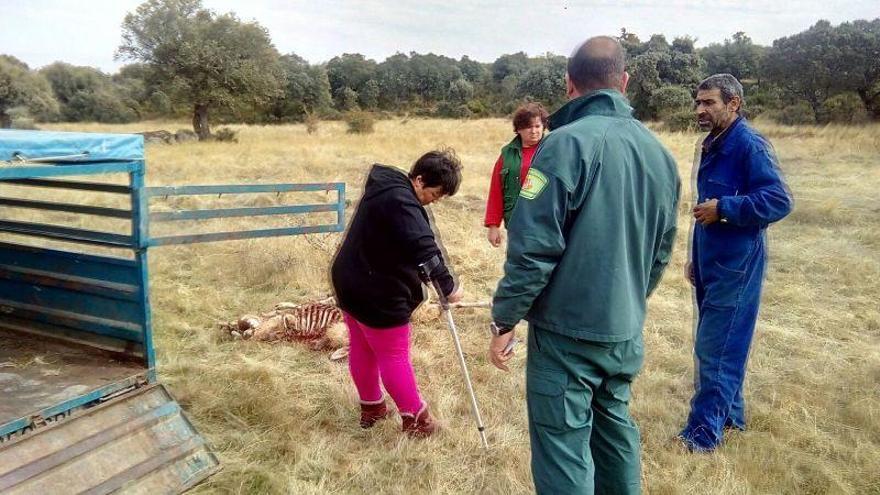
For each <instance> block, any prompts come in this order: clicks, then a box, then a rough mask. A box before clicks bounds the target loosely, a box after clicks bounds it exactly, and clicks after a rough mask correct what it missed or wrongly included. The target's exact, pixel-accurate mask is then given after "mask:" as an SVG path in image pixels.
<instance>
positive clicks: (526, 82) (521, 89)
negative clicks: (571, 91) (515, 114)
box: [517, 54, 568, 109]
mask: <svg viewBox="0 0 880 495" xmlns="http://www.w3.org/2000/svg"><path fill="white" fill-rule="evenodd" d="M567 63H568V61H567V59H566V58H565V57H561V56H557V55H550V54H547V56H546V57H544V58H541V59H538V60H537V61H534V62H533V63H532V64H531V65H532V67H531V68H530V69H529V70H528V71H526V73H525V74H523V76H522V79H520V80H519V82H518V85H517V94H518V95H519V96H520V98H523V99H527V100H532V101H538V102H540V103H542V104H543V105H544V106H546V107H547V108H549V109H555V108H558V107H559V106H561V105H562V103H564V102H565V70H566V66H567Z"/></svg>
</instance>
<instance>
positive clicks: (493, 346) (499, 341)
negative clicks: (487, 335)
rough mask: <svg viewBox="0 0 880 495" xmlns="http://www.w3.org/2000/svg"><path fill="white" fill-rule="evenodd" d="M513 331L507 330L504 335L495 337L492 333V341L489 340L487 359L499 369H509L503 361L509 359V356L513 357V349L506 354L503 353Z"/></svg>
mask: <svg viewBox="0 0 880 495" xmlns="http://www.w3.org/2000/svg"><path fill="white" fill-rule="evenodd" d="M513 333H514V332H507V333H505V334H504V335H499V336H497V337H496V336H494V335H493V336H492V341H491V342H489V361H492V364H494V365H495V367H496V368H498V369H499V370H503V371H510V368H508V367H507V365H506V364H504V363H506V362H507V361H510V358H512V357H513V351H512V350H511V351H510V352H508V353H507V354H504V349H505V348H506V347H507V344H508V343H510V340H511V339H512V338H513Z"/></svg>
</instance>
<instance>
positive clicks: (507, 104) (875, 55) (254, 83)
mask: <svg viewBox="0 0 880 495" xmlns="http://www.w3.org/2000/svg"><path fill="white" fill-rule="evenodd" d="M618 38H619V39H620V41H621V43H622V44H623V45H624V47H625V48H626V50H627V70H628V71H629V72H630V74H631V76H632V78H631V82H630V87H629V90H628V97H629V98H630V101H631V102H632V104H633V107H634V108H635V110H636V114H637V116H638V117H639V118H641V119H644V120H659V121H663V122H664V123H665V124H666V125H667V126H669V127H671V128H673V129H684V128H687V127H690V126H692V125H693V121H694V119H693V115H692V113H691V108H692V100H693V90H694V87H695V86H696V84H697V83H699V81H700V80H701V79H702V78H704V77H706V76H707V75H709V74H714V73H719V72H727V73H730V74H733V75H734V76H736V77H737V78H738V79H740V80H741V81H742V82H743V84H744V87H745V91H746V107H745V110H746V112H747V113H748V114H749V115H750V116H752V117H754V116H757V115H760V114H766V116H768V117H770V118H772V119H775V120H777V121H780V122H782V123H787V124H813V123H820V124H823V123H828V122H842V123H849V124H856V123H862V122H867V121H869V120H878V119H880V19H874V20H870V21H869V20H857V21H852V22H845V23H842V24H839V25H831V24H830V23H829V22H827V21H819V22H817V23H816V24H815V25H813V26H812V27H810V28H809V29H807V30H805V31H803V32H801V33H798V34H795V35H792V36H787V37H783V38H780V39H777V40H775V41H774V42H773V44H772V45H771V46H761V45H758V44H755V43H754V42H753V41H752V40H751V39H750V38H749V37H748V36H747V35H746V34H745V33H742V32H739V33H736V34H735V35H733V37H732V38H731V39H727V40H725V41H724V42H723V43H713V44H710V45H708V46H706V47H703V48H697V47H696V46H695V40H694V39H693V38H691V37H687V36H685V37H679V38H675V39H673V40H672V41H671V42H669V41H668V40H667V39H666V37H665V36H663V35H662V34H654V35H652V36H650V37H649V38H647V39H646V40H643V39H641V38H639V36H637V35H636V34H635V33H632V32H629V31H627V30H626V29H622V30H621V32H620V33H619V36H618ZM116 56H117V58H119V59H121V60H126V61H128V62H131V63H129V64H128V65H125V66H123V67H122V68H121V69H120V70H119V71H118V72H117V73H115V74H113V75H109V74H105V73H103V72H101V71H100V70H98V69H96V68H93V67H83V66H74V65H70V64H67V63H64V62H55V63H53V64H51V65H49V66H46V67H43V68H41V69H39V70H34V69H31V68H30V67H28V66H27V65H26V64H25V63H24V62H22V61H20V60H18V59H16V58H15V57H14V56H12V55H0V127H11V126H13V125H14V126H17V127H28V126H32V125H33V122H34V121H72V122H78V121H97V122H109V123H119V122H132V121H137V120H142V119H152V118H160V117H174V118H180V117H186V118H192V122H193V130H194V132H195V133H196V134H198V136H199V137H200V138H201V139H207V138H209V137H210V136H211V127H210V125H211V123H212V122H245V123H260V124H267V123H268V124H271V123H284V122H299V121H304V120H309V119H319V118H320V119H333V118H339V117H341V116H343V115H346V114H349V113H351V112H374V113H379V114H407V115H414V116H431V117H449V118H480V117H490V116H506V115H509V114H510V113H511V112H512V111H513V110H514V109H515V108H516V107H517V106H518V105H520V104H521V103H523V102H525V101H539V102H541V103H543V104H544V105H545V106H547V107H548V108H550V109H551V110H552V109H555V108H557V107H559V106H560V105H561V104H562V103H563V102H564V98H565V85H564V80H563V76H564V73H565V65H566V58H565V57H564V56H559V55H554V54H551V53H547V54H544V55H541V56H532V57H530V56H528V55H526V54H525V53H522V52H519V53H513V54H505V55H501V56H500V57H498V58H497V59H496V60H495V61H493V62H491V63H485V62H480V61H476V60H473V59H471V58H469V57H467V56H463V57H461V58H460V59H454V58H451V57H446V56H443V55H436V54H433V53H428V54H420V53H415V52H411V53H409V54H404V53H397V54H394V55H392V56H390V57H388V58H386V59H385V60H383V61H381V62H377V61H375V60H372V59H369V58H366V57H365V56H363V55H361V54H358V53H346V54H342V55H339V56H336V57H333V58H332V59H330V60H329V61H327V62H325V63H321V64H310V63H309V62H307V61H306V60H305V59H303V58H302V57H300V56H298V55H296V54H294V53H289V54H280V53H278V51H277V50H276V48H275V47H274V46H273V44H272V41H271V38H270V36H269V33H268V31H267V30H266V29H265V28H264V27H262V26H261V25H260V24H259V23H257V22H245V21H242V20H240V19H238V18H237V17H236V16H235V14H232V13H227V14H217V13H215V12H213V11H210V10H207V9H205V8H204V7H203V6H202V4H201V0H147V1H146V2H144V3H143V4H141V5H140V6H139V7H138V8H137V9H136V10H135V11H133V12H131V13H129V14H128V15H127V16H126V17H125V19H124V21H123V28H122V43H121V45H120V46H119V47H118V49H117V52H116Z"/></svg>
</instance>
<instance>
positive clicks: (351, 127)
mask: <svg viewBox="0 0 880 495" xmlns="http://www.w3.org/2000/svg"><path fill="white" fill-rule="evenodd" d="M345 122H346V123H347V124H348V132H349V133H350V134H370V133H372V132H373V126H375V125H376V119H375V118H373V115H372V114H371V113H369V112H349V113H348V114H346V115H345Z"/></svg>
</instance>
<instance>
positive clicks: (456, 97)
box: [446, 77, 474, 105]
mask: <svg viewBox="0 0 880 495" xmlns="http://www.w3.org/2000/svg"><path fill="white" fill-rule="evenodd" d="M473 97H474V85H473V84H471V83H469V82H468V80H467V79H465V78H463V77H462V78H460V79H456V80H455V81H452V82H451V83H449V92H448V96H447V98H446V99H447V101H449V102H450V103H452V104H455V105H462V104H465V103H467V102H468V100H470V99H471V98H473Z"/></svg>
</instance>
